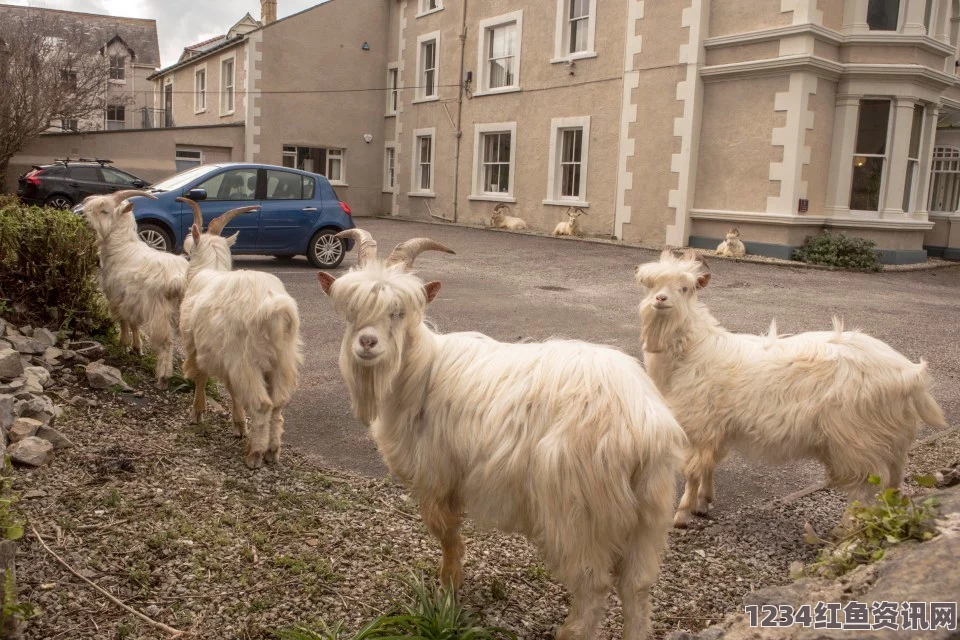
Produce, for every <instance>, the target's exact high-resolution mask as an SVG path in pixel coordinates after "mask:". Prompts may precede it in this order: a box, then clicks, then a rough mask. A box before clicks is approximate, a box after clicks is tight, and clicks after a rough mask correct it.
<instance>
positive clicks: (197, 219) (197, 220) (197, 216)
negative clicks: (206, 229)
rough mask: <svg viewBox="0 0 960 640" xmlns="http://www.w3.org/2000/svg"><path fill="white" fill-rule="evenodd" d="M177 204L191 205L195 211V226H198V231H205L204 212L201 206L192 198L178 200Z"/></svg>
mask: <svg viewBox="0 0 960 640" xmlns="http://www.w3.org/2000/svg"><path fill="white" fill-rule="evenodd" d="M177 202H182V203H184V204H186V205H189V206H190V208H191V209H193V224H195V225H197V229H200V230H201V231H203V212H202V211H201V210H200V205H199V204H197V203H196V202H194V201H193V200H191V199H190V198H177Z"/></svg>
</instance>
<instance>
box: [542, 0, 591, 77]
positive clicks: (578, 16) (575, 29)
mask: <svg viewBox="0 0 960 640" xmlns="http://www.w3.org/2000/svg"><path fill="white" fill-rule="evenodd" d="M596 16H597V0H557V27H556V40H555V50H554V59H553V62H563V61H566V60H571V59H577V58H588V57H592V56H595V55H596V51H595V50H594V35H595V34H596V30H597V24H596Z"/></svg>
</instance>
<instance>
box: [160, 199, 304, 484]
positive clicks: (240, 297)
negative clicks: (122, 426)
mask: <svg viewBox="0 0 960 640" xmlns="http://www.w3.org/2000/svg"><path fill="white" fill-rule="evenodd" d="M177 200H179V201H180V202H183V203H186V204H188V205H190V207H192V208H193V211H194V224H193V227H192V228H191V229H190V238H189V239H188V243H189V244H188V246H187V247H185V248H187V249H188V250H189V251H190V269H189V270H188V271H187V288H186V293H185V294H184V298H183V306H182V308H181V312H180V333H181V336H182V338H183V347H184V350H185V352H186V359H185V360H184V363H183V373H184V375H185V376H186V377H187V378H189V379H190V380H193V382H194V384H195V385H196V389H195V392H194V400H193V411H192V413H191V416H190V419H191V422H197V423H199V422H201V421H202V420H203V411H204V409H205V408H206V394H205V393H204V387H205V385H206V382H207V378H208V377H209V376H214V377H216V378H219V379H221V380H223V381H224V383H225V384H226V386H227V391H229V392H230V398H231V399H232V400H233V424H234V428H235V430H236V433H237V435H238V436H241V437H243V436H244V435H246V412H247V411H249V412H250V435H249V438H248V439H247V445H246V450H245V453H244V462H245V463H246V465H247V466H248V467H250V468H251V469H256V468H258V467H261V466H263V462H264V460H265V459H266V461H267V462H277V461H278V460H279V459H280V439H281V436H282V434H283V408H284V407H285V406H286V405H287V403H288V402H289V401H290V398H291V396H293V393H294V392H295V391H296V390H297V380H298V375H299V373H298V372H299V368H300V365H301V364H302V362H303V357H302V355H301V354H300V316H299V314H298V312H297V303H296V302H295V301H294V299H293V298H291V297H290V296H289V295H288V294H287V291H286V289H284V287H283V283H282V282H280V280H279V279H278V278H277V277H276V276H273V275H270V274H267V273H261V272H259V271H231V270H230V269H231V267H232V266H233V260H232V258H231V255H230V247H231V246H233V244H234V243H235V242H236V240H237V236H236V234H234V235H233V236H231V237H229V238H221V237H220V233H221V232H222V231H223V228H224V227H225V226H227V223H229V222H230V220H232V219H233V218H235V217H236V216H238V215H240V214H242V213H246V212H247V211H252V210H254V209H257V207H241V208H239V209H233V210H231V211H228V212H226V213H224V214H223V215H221V216H220V217H218V218H216V219H215V220H213V221H212V222H211V223H210V226H209V228H208V229H207V232H206V233H204V234H202V235H201V233H200V229H201V227H202V225H203V217H202V215H201V213H200V207H199V206H197V203H195V202H193V201H192V200H189V199H187V198H177Z"/></svg>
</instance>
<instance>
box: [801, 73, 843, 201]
mask: <svg viewBox="0 0 960 640" xmlns="http://www.w3.org/2000/svg"><path fill="white" fill-rule="evenodd" d="M836 100H837V83H836V82H831V81H829V80H827V79H825V78H819V79H818V80H817V91H816V93H813V94H811V95H810V102H809V104H808V105H807V109H808V111H810V112H811V113H813V128H812V129H808V130H807V135H806V139H805V143H806V146H808V147H810V164H808V165H804V167H803V179H804V180H806V181H807V200H808V201H809V203H810V204H809V207H810V208H809V212H808V214H807V215H815V216H822V215H823V213H824V209H823V208H824V205H825V204H826V193H827V182H828V180H829V177H830V175H829V172H830V150H831V148H832V145H833V116H834V110H835V105H836Z"/></svg>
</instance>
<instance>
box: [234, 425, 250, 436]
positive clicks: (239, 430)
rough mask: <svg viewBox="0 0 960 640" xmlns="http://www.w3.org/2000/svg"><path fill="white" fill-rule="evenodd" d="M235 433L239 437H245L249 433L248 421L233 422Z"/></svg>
mask: <svg viewBox="0 0 960 640" xmlns="http://www.w3.org/2000/svg"><path fill="white" fill-rule="evenodd" d="M233 435H235V436H237V437H238V438H244V437H246V435H247V423H246V422H234V423H233Z"/></svg>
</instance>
